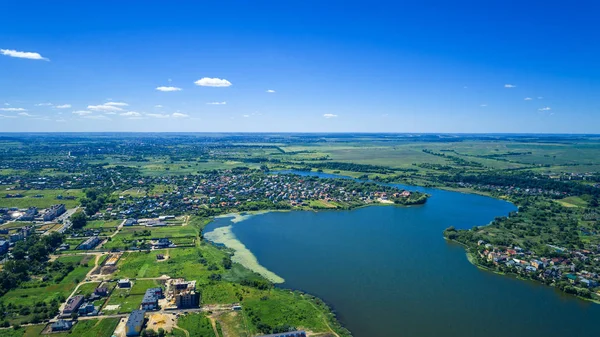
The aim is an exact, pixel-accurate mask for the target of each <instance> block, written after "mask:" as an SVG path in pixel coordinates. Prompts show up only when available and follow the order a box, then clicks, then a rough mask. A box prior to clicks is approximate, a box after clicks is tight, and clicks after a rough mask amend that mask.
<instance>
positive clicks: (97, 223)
mask: <svg viewBox="0 0 600 337" xmlns="http://www.w3.org/2000/svg"><path fill="white" fill-rule="evenodd" d="M121 222H123V220H93V221H88V222H87V224H86V225H85V228H113V227H117V226H119V225H120V224H121Z"/></svg>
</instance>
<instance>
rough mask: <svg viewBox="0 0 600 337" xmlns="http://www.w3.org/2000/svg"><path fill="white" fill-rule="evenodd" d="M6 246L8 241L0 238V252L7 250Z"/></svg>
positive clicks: (3, 252) (4, 252)
mask: <svg viewBox="0 0 600 337" xmlns="http://www.w3.org/2000/svg"><path fill="white" fill-rule="evenodd" d="M8 246H9V243H8V241H6V240H0V254H6V253H7V252H8Z"/></svg>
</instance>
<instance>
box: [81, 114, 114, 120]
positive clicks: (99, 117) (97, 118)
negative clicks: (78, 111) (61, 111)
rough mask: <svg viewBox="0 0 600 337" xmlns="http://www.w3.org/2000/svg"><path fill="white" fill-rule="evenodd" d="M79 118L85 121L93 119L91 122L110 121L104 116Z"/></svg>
mask: <svg viewBox="0 0 600 337" xmlns="http://www.w3.org/2000/svg"><path fill="white" fill-rule="evenodd" d="M81 118H85V119H93V120H98V121H110V120H112V119H110V118H108V117H106V116H104V115H91V116H82V117H81Z"/></svg>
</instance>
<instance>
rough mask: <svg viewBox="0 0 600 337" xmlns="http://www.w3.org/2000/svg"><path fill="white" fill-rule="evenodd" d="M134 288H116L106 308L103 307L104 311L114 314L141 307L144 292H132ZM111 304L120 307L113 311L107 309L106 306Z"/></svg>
mask: <svg viewBox="0 0 600 337" xmlns="http://www.w3.org/2000/svg"><path fill="white" fill-rule="evenodd" d="M131 290H132V289H126V288H123V289H119V288H116V289H115V290H113V292H112V294H111V295H110V298H109V299H108V301H107V302H106V304H105V306H104V308H102V311H103V312H104V313H105V314H113V313H119V314H122V313H129V312H131V311H132V310H137V309H139V308H140V305H141V304H142V299H143V298H144V293H141V294H132V293H131ZM111 305H118V306H119V309H117V310H116V311H111V310H107V309H106V307H107V306H111Z"/></svg>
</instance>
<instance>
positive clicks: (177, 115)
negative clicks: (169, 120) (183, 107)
mask: <svg viewBox="0 0 600 337" xmlns="http://www.w3.org/2000/svg"><path fill="white" fill-rule="evenodd" d="M171 116H173V118H186V117H190V116H189V115H186V114H182V113H180V112H174V113H173V114H172V115H171Z"/></svg>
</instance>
